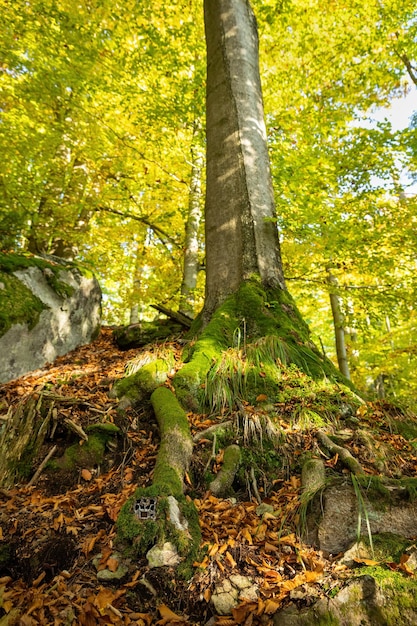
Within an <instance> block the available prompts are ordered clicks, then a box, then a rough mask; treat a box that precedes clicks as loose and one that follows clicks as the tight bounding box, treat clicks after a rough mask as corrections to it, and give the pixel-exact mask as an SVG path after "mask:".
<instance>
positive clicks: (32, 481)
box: [28, 446, 58, 487]
mask: <svg viewBox="0 0 417 626" xmlns="http://www.w3.org/2000/svg"><path fill="white" fill-rule="evenodd" d="M57 449H58V446H53V448H51V449H50V450H49V452H48V454H47V455H46V457H45V458H44V460H43V461H42V463H41V464H40V465H39V467H38V469H37V470H36V472H35V473H34V474H33V476H32V478H31V479H30V481H29V483H28V487H32V486H33V485H34V484H35V483H36V481H37V480H38V478H39V476H40V475H41V474H42V472H43V470H44V468H45V465H46V464H47V463H48V461H49V459H50V458H51V457H52V456H53V455H54V454H55V452H56V451H57Z"/></svg>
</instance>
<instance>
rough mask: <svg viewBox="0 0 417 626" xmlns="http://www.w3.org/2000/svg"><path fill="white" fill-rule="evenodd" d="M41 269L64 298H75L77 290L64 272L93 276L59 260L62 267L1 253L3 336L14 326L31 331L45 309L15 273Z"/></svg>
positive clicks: (0, 318)
mask: <svg viewBox="0 0 417 626" xmlns="http://www.w3.org/2000/svg"><path fill="white" fill-rule="evenodd" d="M30 267H38V268H39V269H40V270H41V271H42V272H43V276H44V278H45V280H46V282H47V283H48V284H49V286H50V287H51V289H53V291H54V292H55V293H57V294H58V295H59V296H61V297H62V298H67V297H70V296H72V294H73V293H74V288H73V287H72V286H71V285H68V284H67V283H66V282H65V281H64V280H62V279H61V277H60V273H61V272H62V270H65V269H69V270H73V269H77V270H78V271H80V273H81V274H83V275H84V276H87V275H88V276H90V275H91V272H90V271H89V270H87V269H85V268H83V267H82V266H79V265H78V264H76V263H73V262H69V261H68V262H67V261H64V260H63V259H62V260H61V259H60V262H59V263H55V262H52V261H49V260H47V259H45V258H41V257H37V256H33V255H29V254H4V253H0V283H2V284H3V285H4V288H2V289H0V296H1V308H0V335H3V334H4V333H5V332H7V330H8V329H9V328H11V327H12V326H13V325H14V324H18V323H22V324H23V323H26V324H27V325H28V327H29V329H31V328H33V327H34V326H35V325H36V324H37V322H38V320H39V315H40V313H41V312H42V311H43V310H44V309H45V308H46V307H45V305H44V304H43V302H42V301H41V300H40V299H39V298H38V297H37V296H35V295H34V294H33V293H32V292H31V291H30V289H28V288H27V287H26V286H25V285H24V284H23V283H22V282H21V281H20V280H19V279H18V278H17V277H16V276H14V274H13V272H16V271H18V270H24V269H28V268H30Z"/></svg>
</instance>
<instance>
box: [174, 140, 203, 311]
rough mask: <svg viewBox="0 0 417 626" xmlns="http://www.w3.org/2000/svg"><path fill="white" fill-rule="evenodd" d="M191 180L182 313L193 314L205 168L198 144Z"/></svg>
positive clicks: (193, 150) (195, 149)
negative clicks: (203, 171)
mask: <svg viewBox="0 0 417 626" xmlns="http://www.w3.org/2000/svg"><path fill="white" fill-rule="evenodd" d="M191 162H192V165H191V181H190V198H189V204H188V217H187V224H186V228H185V250H184V270H183V277H182V283H181V295H180V307H179V311H180V313H184V315H190V316H193V314H194V306H193V305H194V296H193V292H194V290H195V288H196V286H197V275H198V269H199V261H198V248H199V245H198V230H199V228H200V222H201V214H202V209H201V176H202V169H203V156H202V154H201V152H200V149H199V147H198V145H197V144H196V145H194V146H193V147H192V148H191Z"/></svg>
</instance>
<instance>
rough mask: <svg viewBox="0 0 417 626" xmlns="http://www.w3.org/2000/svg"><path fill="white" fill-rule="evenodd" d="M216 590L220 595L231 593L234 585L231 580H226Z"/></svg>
mask: <svg viewBox="0 0 417 626" xmlns="http://www.w3.org/2000/svg"><path fill="white" fill-rule="evenodd" d="M216 589H217V591H218V592H219V593H223V592H225V593H229V592H230V591H233V585H232V583H231V582H230V580H228V579H227V578H225V579H224V581H223V582H222V583H220V585H218V586H217V587H216Z"/></svg>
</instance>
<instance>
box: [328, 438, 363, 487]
mask: <svg viewBox="0 0 417 626" xmlns="http://www.w3.org/2000/svg"><path fill="white" fill-rule="evenodd" d="M317 439H318V440H319V441H320V443H321V444H322V445H323V446H324V447H325V448H327V450H329V452H331V453H332V454H337V455H338V456H339V458H340V460H341V461H342V463H343V464H344V465H345V466H346V467H347V468H348V469H349V470H350V471H351V472H352V474H355V476H361V475H363V474H364V473H365V472H364V470H363V468H362V465H361V464H360V463H359V461H358V460H357V459H355V457H354V456H353V455H352V454H351V453H350V452H349V450H346V448H343V447H342V446H338V445H337V444H336V443H334V442H333V441H332V440H331V439H330V437H328V436H327V435H326V433H324V432H323V431H322V430H319V431H317Z"/></svg>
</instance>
